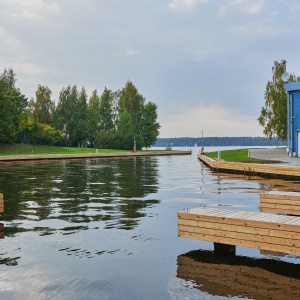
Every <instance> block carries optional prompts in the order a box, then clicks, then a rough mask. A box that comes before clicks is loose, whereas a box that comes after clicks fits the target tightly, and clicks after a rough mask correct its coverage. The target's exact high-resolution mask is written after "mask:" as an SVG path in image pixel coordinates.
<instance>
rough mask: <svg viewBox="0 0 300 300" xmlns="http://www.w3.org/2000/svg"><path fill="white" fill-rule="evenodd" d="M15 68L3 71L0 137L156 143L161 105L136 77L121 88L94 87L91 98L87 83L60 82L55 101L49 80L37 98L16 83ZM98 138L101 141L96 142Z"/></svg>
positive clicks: (0, 140)
mask: <svg viewBox="0 0 300 300" xmlns="http://www.w3.org/2000/svg"><path fill="white" fill-rule="evenodd" d="M15 83H16V78H15V74H14V72H13V70H12V69H9V70H4V72H3V74H1V76H0V114H1V119H0V143H9V142H10V143H13V142H16V141H17V142H21V143H27V142H30V143H33V144H53V143H56V142H58V141H61V139H62V138H63V142H64V144H65V145H66V146H68V147H70V146H77V147H85V146H87V145H88V146H92V147H94V146H95V144H97V147H98V148H100V147H99V145H103V147H105V148H119V149H127V150H132V148H133V144H134V142H133V141H134V140H135V141H136V149H141V148H142V147H147V148H148V147H150V146H151V145H152V144H153V143H155V141H156V139H157V136H158V134H159V131H158V130H159V128H160V125H159V123H158V122H157V106H156V105H155V104H154V103H153V102H149V103H147V104H145V98H144V97H143V96H142V95H141V94H140V93H139V92H138V90H137V88H136V87H135V86H134V85H133V83H132V82H130V81H128V82H127V83H126V84H125V87H124V88H123V89H122V90H121V91H119V90H117V91H115V92H113V91H111V90H109V89H107V88H105V89H104V91H103V93H102V94H101V97H99V96H98V94H97V90H95V91H94V92H93V94H92V96H91V97H90V99H89V102H88V103H87V98H88V97H87V94H86V91H85V89H84V88H82V89H81V91H78V89H77V87H76V85H74V86H72V87H71V86H70V85H69V86H68V87H66V88H62V90H61V91H60V94H59V100H58V103H57V106H55V103H54V102H53V101H52V100H51V90H50V88H49V87H48V86H43V85H40V84H39V85H38V87H37V91H36V93H35V99H31V100H30V102H29V103H28V101H27V98H26V97H25V96H24V95H22V94H21V92H20V91H19V90H18V89H16V87H15ZM96 140H97V142H96Z"/></svg>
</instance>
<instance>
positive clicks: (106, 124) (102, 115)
mask: <svg viewBox="0 0 300 300" xmlns="http://www.w3.org/2000/svg"><path fill="white" fill-rule="evenodd" d="M112 101H113V93H112V91H111V90H108V89H107V88H105V89H104V91H103V93H102V95H101V98H100V103H99V120H98V122H99V123H98V124H99V127H98V131H100V132H103V133H113V132H114V123H113V108H112Z"/></svg>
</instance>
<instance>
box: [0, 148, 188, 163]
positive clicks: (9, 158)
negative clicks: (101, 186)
mask: <svg viewBox="0 0 300 300" xmlns="http://www.w3.org/2000/svg"><path fill="white" fill-rule="evenodd" d="M191 154H192V151H182V150H172V151H151V152H135V153H133V152H115V153H113V152H112V153H82V154H44V155H12V156H0V163H1V162H13V161H31V160H61V159H84V158H85V159H86V158H113V157H143V156H162V155H191Z"/></svg>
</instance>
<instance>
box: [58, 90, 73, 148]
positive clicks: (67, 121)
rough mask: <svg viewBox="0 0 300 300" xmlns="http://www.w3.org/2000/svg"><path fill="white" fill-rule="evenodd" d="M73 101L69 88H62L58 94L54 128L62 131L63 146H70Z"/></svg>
mask: <svg viewBox="0 0 300 300" xmlns="http://www.w3.org/2000/svg"><path fill="white" fill-rule="evenodd" d="M73 100H74V99H73V98H72V97H71V86H70V85H69V86H67V87H66V88H62V89H61V91H60V93H59V100H58V103H57V107H56V110H55V114H54V120H55V127H56V128H57V129H59V130H61V131H62V133H63V137H64V143H65V145H66V146H67V147H68V146H71V143H72V140H71V130H72V117H73V108H74V106H75V102H74V101H73Z"/></svg>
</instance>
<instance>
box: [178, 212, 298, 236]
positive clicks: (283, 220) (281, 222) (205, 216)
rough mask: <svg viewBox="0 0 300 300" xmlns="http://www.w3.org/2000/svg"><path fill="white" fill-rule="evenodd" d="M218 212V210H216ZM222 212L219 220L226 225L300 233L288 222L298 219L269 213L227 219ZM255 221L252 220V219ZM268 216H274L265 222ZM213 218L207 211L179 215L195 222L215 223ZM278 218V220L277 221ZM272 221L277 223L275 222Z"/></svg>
mask: <svg viewBox="0 0 300 300" xmlns="http://www.w3.org/2000/svg"><path fill="white" fill-rule="evenodd" d="M215 210H217V209H215ZM220 211H222V215H219V218H220V219H221V220H222V222H223V223H225V224H234V225H244V226H255V227H265V228H270V229H276V228H282V230H288V231H295V232H300V227H299V226H296V225H292V224H289V223H288V222H290V221H299V218H298V217H293V216H277V215H274V214H269V213H254V212H253V213H251V212H249V215H248V216H247V218H245V219H243V218H239V215H238V214H237V215H236V217H227V215H226V213H227V212H228V210H220ZM251 216H253V219H254V220H252V217H251ZM268 216H273V217H271V219H270V220H268V222H265V221H264V220H263V219H264V218H267V217H268ZM213 218H214V217H213V216H210V215H209V211H208V213H207V212H206V209H205V208H204V209H201V208H198V209H197V213H193V210H190V212H189V213H185V212H179V213H178V219H194V220H200V219H201V220H204V221H209V222H213V221H215V220H214V219H213ZM275 218H276V219H275ZM272 219H273V220H274V219H275V221H274V222H273V221H272Z"/></svg>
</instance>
